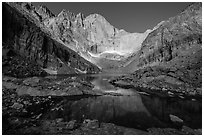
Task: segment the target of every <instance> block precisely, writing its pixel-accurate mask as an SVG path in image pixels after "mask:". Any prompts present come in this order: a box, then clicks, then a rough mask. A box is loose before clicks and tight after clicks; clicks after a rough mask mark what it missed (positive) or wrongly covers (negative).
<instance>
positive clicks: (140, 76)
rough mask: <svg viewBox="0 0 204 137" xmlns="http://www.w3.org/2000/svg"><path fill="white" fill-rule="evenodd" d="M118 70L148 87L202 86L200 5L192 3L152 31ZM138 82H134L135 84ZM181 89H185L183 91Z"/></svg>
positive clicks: (179, 87) (181, 87)
mask: <svg viewBox="0 0 204 137" xmlns="http://www.w3.org/2000/svg"><path fill="white" fill-rule="evenodd" d="M126 61H127V63H126V64H125V65H126V66H125V67H124V66H123V68H121V69H123V71H125V72H127V71H129V72H134V71H135V72H134V74H133V75H132V78H133V79H134V80H135V82H136V81H138V82H139V81H140V82H141V83H143V84H144V85H145V83H146V84H147V85H149V86H150V85H151V86H150V87H155V88H156V87H159V88H164V89H166V88H167V89H168V88H169V87H170V89H179V90H180V91H182V90H186V88H187V89H188V88H189V87H197V88H199V89H196V90H195V91H198V92H200V88H201V85H202V5H201V3H194V4H192V5H190V6H189V7H187V8H186V9H185V10H184V11H183V12H182V13H180V14H179V15H177V16H175V17H172V18H170V19H169V20H167V21H164V22H162V23H161V24H160V26H159V27H158V28H157V29H155V30H154V31H153V32H151V33H150V34H149V35H148V36H147V38H146V39H145V40H144V42H143V43H142V46H141V49H140V50H139V51H138V52H136V53H135V54H134V55H132V56H131V57H129V58H128V59H127V60H126ZM136 83H137V82H136ZM141 83H140V84H141ZM183 87H185V88H184V89H183Z"/></svg>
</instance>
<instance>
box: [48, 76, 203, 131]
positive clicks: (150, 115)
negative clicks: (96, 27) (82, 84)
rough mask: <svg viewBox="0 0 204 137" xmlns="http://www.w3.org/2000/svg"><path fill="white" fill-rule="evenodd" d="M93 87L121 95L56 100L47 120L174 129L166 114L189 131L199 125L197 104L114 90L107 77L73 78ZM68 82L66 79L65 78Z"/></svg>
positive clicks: (200, 114)
mask: <svg viewBox="0 0 204 137" xmlns="http://www.w3.org/2000/svg"><path fill="white" fill-rule="evenodd" d="M74 77H76V79H81V80H82V81H87V82H88V81H89V82H91V83H92V84H93V85H94V88H93V90H95V91H96V92H97V90H101V91H104V92H110V91H112V92H120V93H122V94H123V95H124V96H108V95H106V96H97V97H79V98H77V97H73V98H66V97H65V98H64V97H63V99H60V100H59V101H61V102H60V103H57V104H56V105H55V107H54V108H53V110H52V111H49V112H48V113H47V114H46V116H45V117H46V118H48V119H56V118H63V119H64V120H65V121H69V120H71V119H75V120H78V121H83V120H84V119H98V120H99V121H100V122H111V123H115V124H117V125H121V126H125V127H132V128H137V129H147V128H150V127H161V128H162V127H174V128H177V127H179V126H181V124H179V125H178V124H175V123H173V122H172V121H171V120H170V118H169V115H170V114H172V115H175V116H178V117H179V118H181V119H182V120H183V121H184V123H183V124H184V125H187V126H189V127H191V128H200V127H201V126H202V122H201V119H202V113H201V111H202V106H201V101H197V100H196V101H192V100H190V99H180V98H177V97H174V98H171V97H160V96H157V95H140V94H139V93H138V92H137V91H136V90H134V89H123V88H119V87H114V86H113V85H111V84H110V83H109V82H108V79H109V78H110V77H108V76H102V75H101V76H93V75H92V76H90V75H88V76H87V75H86V76H74ZM68 79H69V78H68Z"/></svg>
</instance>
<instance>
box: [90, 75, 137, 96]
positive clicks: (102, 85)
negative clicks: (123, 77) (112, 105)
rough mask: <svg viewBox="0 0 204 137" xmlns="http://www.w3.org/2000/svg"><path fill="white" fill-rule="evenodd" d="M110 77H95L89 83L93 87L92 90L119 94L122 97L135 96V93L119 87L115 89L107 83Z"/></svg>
mask: <svg viewBox="0 0 204 137" xmlns="http://www.w3.org/2000/svg"><path fill="white" fill-rule="evenodd" d="M109 78H110V76H97V77H95V79H93V80H92V81H91V83H92V84H93V85H94V89H93V90H100V91H102V92H112V93H119V94H122V95H135V94H136V91H134V90H132V89H123V88H119V87H115V86H113V85H112V84H110V83H109V82H108V79H109Z"/></svg>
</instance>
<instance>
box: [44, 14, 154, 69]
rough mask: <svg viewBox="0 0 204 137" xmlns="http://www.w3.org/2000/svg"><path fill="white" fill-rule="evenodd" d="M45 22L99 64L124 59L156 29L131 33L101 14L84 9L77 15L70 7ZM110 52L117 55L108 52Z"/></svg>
mask: <svg viewBox="0 0 204 137" xmlns="http://www.w3.org/2000/svg"><path fill="white" fill-rule="evenodd" d="M42 24H44V26H46V27H47V28H48V30H49V31H50V32H51V33H52V34H53V35H54V36H55V37H57V38H58V39H59V41H61V42H62V43H64V44H65V45H66V46H68V47H69V48H71V49H73V50H74V51H76V52H78V53H79V54H80V55H82V56H86V58H87V59H88V60H90V61H92V62H94V63H95V64H98V65H99V64H100V63H99V62H100V59H108V60H121V59H123V58H126V57H128V56H130V55H131V54H132V53H134V52H136V51H138V50H139V48H140V47H141V43H142V42H143V41H144V39H145V38H146V37H147V35H148V34H149V33H150V32H151V31H152V30H147V31H146V32H144V33H128V32H126V31H124V30H119V29H117V28H115V27H113V26H112V25H111V24H110V23H109V22H108V21H107V20H106V19H105V18H104V17H103V16H101V15H99V14H91V15H89V16H87V17H84V15H83V14H81V13H79V14H77V15H75V14H73V13H72V12H69V11H66V10H62V12H61V13H60V14H59V15H57V16H55V17H51V18H49V19H47V20H45V21H42ZM107 53H108V54H110V55H113V56H108V57H106V56H104V54H107ZM115 55H118V56H119V57H115ZM98 60H99V61H98ZM101 67H102V68H103V67H104V66H101Z"/></svg>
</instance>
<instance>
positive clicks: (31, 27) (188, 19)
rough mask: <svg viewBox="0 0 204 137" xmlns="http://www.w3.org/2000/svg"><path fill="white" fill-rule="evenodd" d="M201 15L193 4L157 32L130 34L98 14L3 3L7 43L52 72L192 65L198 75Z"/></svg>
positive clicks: (190, 66)
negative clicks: (55, 11) (56, 10)
mask: <svg viewBox="0 0 204 137" xmlns="http://www.w3.org/2000/svg"><path fill="white" fill-rule="evenodd" d="M201 11H202V5H201V3H194V4H192V5H190V6H189V7H187V8H186V9H185V10H184V11H183V12H182V13H180V14H178V15H177V16H175V17H172V18H170V19H169V20H167V21H161V22H160V23H159V24H158V25H157V26H155V27H154V28H153V29H152V30H147V31H146V32H144V33H129V32H126V31H125V30H119V29H117V28H115V27H113V26H112V25H111V24H110V23H109V22H108V21H107V20H106V19H105V18H104V17H103V16H101V15H99V14H91V15H89V16H87V17H85V16H84V15H83V14H81V13H79V14H77V15H75V14H74V13H72V12H70V11H67V10H62V12H60V13H59V15H54V14H53V13H52V12H51V11H50V10H49V9H48V8H46V7H45V6H39V7H34V6H33V5H32V4H31V3H7V4H6V3H3V42H4V43H5V45H10V46H11V47H12V48H13V49H15V51H18V52H19V53H22V54H23V55H25V56H27V57H29V58H31V59H32V60H34V61H37V62H38V64H40V66H42V67H43V68H44V69H45V70H49V72H50V71H51V72H52V71H53V70H54V72H55V71H59V70H63V71H59V72H60V73H65V70H70V72H75V71H77V72H84V73H85V72H90V73H91V72H92V71H93V72H99V69H100V70H102V71H107V72H119V73H120V72H123V73H133V72H135V71H137V70H139V69H143V68H147V67H152V66H162V67H168V68H172V67H174V68H175V67H178V68H181V66H184V68H185V67H187V66H188V67H189V69H190V70H194V69H195V68H197V69H196V73H197V71H199V70H201V62H202V60H201V57H202V52H201V44H202V29H201V28H202V16H201V15H202V14H201ZM8 22H11V23H8ZM127 25H128V24H127ZM32 50H33V51H32ZM72 54H73V55H72ZM79 59H80V61H76V60H79ZM53 62H55V63H53ZM90 62H91V63H90ZM53 64H55V65H54V66H53ZM60 64H63V65H60ZM93 64H94V65H93ZM95 65H96V66H97V67H96V66H95ZM59 66H63V67H59ZM65 66H66V67H65ZM195 66H196V67H195ZM67 67H68V68H67ZM98 68H99V69H98ZM59 72H58V73H59ZM70 72H66V73H70ZM198 73H200V72H198Z"/></svg>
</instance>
